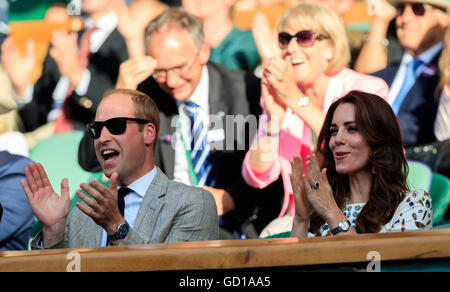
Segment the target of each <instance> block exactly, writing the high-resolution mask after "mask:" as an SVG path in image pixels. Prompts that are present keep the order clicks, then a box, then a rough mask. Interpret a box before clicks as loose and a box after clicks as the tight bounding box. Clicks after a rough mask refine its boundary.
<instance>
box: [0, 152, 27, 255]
mask: <svg viewBox="0 0 450 292" xmlns="http://www.w3.org/2000/svg"><path fill="white" fill-rule="evenodd" d="M29 162H30V159H28V158H26V157H23V156H19V155H13V154H10V153H9V152H7V151H0V203H1V205H2V206H3V215H2V216H1V221H0V251H7V250H26V249H27V248H28V241H29V239H30V232H31V226H32V224H33V221H34V216H33V212H32V211H31V208H30V205H29V204H28V201H27V198H26V196H25V193H24V191H23V189H22V187H21V186H20V180H21V179H23V178H25V173H24V171H23V170H24V168H25V166H26V165H27V164H28V163H29Z"/></svg>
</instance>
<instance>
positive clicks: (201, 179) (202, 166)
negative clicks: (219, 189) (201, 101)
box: [185, 101, 215, 187]
mask: <svg viewBox="0 0 450 292" xmlns="http://www.w3.org/2000/svg"><path fill="white" fill-rule="evenodd" d="M185 109H186V111H187V112H188V114H189V118H190V121H191V160H192V166H193V168H194V172H195V174H196V175H197V180H198V186H200V187H202V186H210V187H213V186H214V183H215V181H214V178H213V176H212V173H211V168H212V163H211V161H210V160H211V154H210V145H209V144H208V143H207V133H208V128H207V127H206V126H205V124H204V121H203V120H202V118H201V116H200V115H199V112H198V109H199V106H198V105H197V104H196V103H194V102H192V101H188V102H186V103H185Z"/></svg>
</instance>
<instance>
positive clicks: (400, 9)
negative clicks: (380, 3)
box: [395, 3, 433, 16]
mask: <svg viewBox="0 0 450 292" xmlns="http://www.w3.org/2000/svg"><path fill="white" fill-rule="evenodd" d="M408 5H410V6H411V9H412V11H413V13H414V15H416V16H424V15H425V11H427V10H430V9H433V6H431V5H430V4H426V3H399V4H397V5H396V6H395V8H396V9H397V15H403V13H404V12H405V8H406V6H408Z"/></svg>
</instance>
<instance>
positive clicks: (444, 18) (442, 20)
mask: <svg viewBox="0 0 450 292" xmlns="http://www.w3.org/2000/svg"><path fill="white" fill-rule="evenodd" d="M439 12H440V13H439V24H440V25H441V27H442V28H444V29H447V28H448V25H449V21H450V13H447V12H444V11H440V10H439Z"/></svg>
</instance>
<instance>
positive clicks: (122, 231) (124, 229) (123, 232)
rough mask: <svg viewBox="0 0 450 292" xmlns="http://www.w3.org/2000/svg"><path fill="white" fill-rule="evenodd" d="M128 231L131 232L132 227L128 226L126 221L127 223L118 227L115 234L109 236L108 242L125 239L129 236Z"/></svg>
mask: <svg viewBox="0 0 450 292" xmlns="http://www.w3.org/2000/svg"><path fill="white" fill-rule="evenodd" d="M128 231H130V225H128V222H127V221H125V223H122V224H119V226H117V230H116V232H115V233H113V234H111V235H108V237H107V242H111V241H116V240H118V239H124V238H125V237H126V236H127V234H128Z"/></svg>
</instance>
